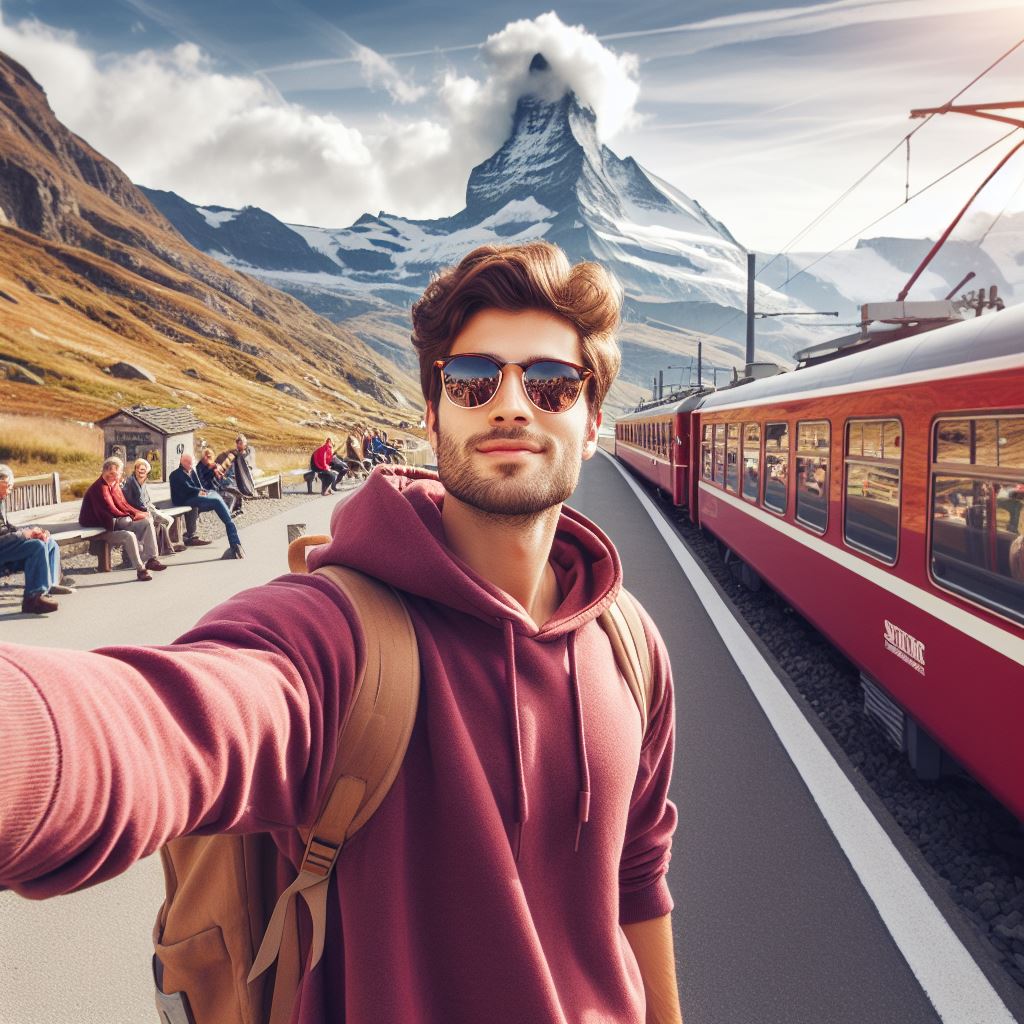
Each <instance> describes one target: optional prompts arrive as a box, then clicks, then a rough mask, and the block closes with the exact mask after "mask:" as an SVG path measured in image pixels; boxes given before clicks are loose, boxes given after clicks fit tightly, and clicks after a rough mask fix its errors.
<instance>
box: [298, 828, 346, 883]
mask: <svg viewBox="0 0 1024 1024" xmlns="http://www.w3.org/2000/svg"><path fill="white" fill-rule="evenodd" d="M340 850H341V844H340V843H331V842H328V841H327V840H326V839H321V838H320V836H310V837H309V842H308V843H307V844H306V852H305V853H304V854H303V856H302V863H301V864H300V865H299V870H300V871H308V872H309V873H310V874H312V875H318V876H319V877H321V878H323V877H325V876H327V875H329V874H330V873H331V868H333V867H334V862H335V861H336V860H337V859H338V853H339V852H340Z"/></svg>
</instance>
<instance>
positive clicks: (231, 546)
mask: <svg viewBox="0 0 1024 1024" xmlns="http://www.w3.org/2000/svg"><path fill="white" fill-rule="evenodd" d="M168 482H169V483H170V485H171V501H173V502H174V504H175V505H191V506H192V508H193V509H194V510H195V512H196V514H195V515H194V516H192V518H191V520H189V519H188V518H186V520H185V534H186V535H185V543H186V544H195V543H201V542H200V541H199V538H198V537H196V533H195V530H196V520H197V519H198V518H199V516H198V513H200V512H215V513H216V514H217V517H218V518H219V519H220V521H221V522H222V523H223V524H224V529H225V530H226V531H227V535H228V549H227V551H225V552H224V554H223V555H221V558H245V552H244V551H243V550H242V542H241V541H240V540H239V538H238V530H237V529H236V528H235V524H234V521H233V520H232V518H231V513H230V512H229V511H228V507H227V505H225V504H224V499H223V498H222V497H221V496H220V495H219V494H216V493H215V492H213V491H207V490H206V489H205V488H204V487H203V485H202V483H201V482H200V480H199V474H198V473H197V472H196V469H195V457H194V456H193V454H192V453H191V452H185V453H184V454H183V455H182V456H181V462H180V464H179V465H178V468H177V469H176V470H174V471H173V472H172V473H171V475H170V476H169V477H168Z"/></svg>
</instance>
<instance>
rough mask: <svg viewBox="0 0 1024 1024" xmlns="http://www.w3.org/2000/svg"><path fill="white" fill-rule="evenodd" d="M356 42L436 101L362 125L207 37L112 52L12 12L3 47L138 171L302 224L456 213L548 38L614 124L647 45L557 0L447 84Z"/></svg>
mask: <svg viewBox="0 0 1024 1024" xmlns="http://www.w3.org/2000/svg"><path fill="white" fill-rule="evenodd" d="M345 42H347V43H349V44H351V45H350V48H349V52H350V53H351V54H352V59H354V60H355V61H356V62H357V63H358V64H359V67H360V70H361V72H362V74H363V77H364V80H365V81H366V83H367V85H369V86H370V87H372V88H382V89H385V90H386V91H387V92H388V94H389V95H390V96H391V98H392V99H393V101H394V102H395V103H396V104H401V105H404V104H411V103H419V102H421V101H423V100H424V99H425V97H427V95H428V92H429V93H432V97H431V102H432V103H433V108H434V109H433V111H432V114H431V113H430V112H429V111H428V113H427V115H426V116H424V114H422V113H420V114H419V115H418V116H416V117H414V118H404V119H403V118H399V117H397V116H384V117H380V118H378V119H377V121H376V122H375V123H373V124H372V127H369V128H368V127H366V125H365V123H364V125H363V128H362V130H360V129H357V128H354V127H352V126H350V125H346V124H345V122H344V121H343V120H342V119H340V118H338V117H335V116H331V115H325V114H321V113H318V112H315V111H312V110H310V109H308V108H306V107H303V106H300V105H298V104H293V103H288V102H286V101H284V100H283V99H282V98H281V96H280V95H279V94H278V93H277V91H276V90H275V89H274V88H273V86H272V85H271V84H270V83H269V81H267V79H266V78H265V76H263V75H259V76H255V75H246V74H224V73H222V72H219V71H218V70H217V69H216V68H215V67H214V65H213V63H212V61H211V60H210V58H209V57H208V56H207V55H206V54H205V53H204V52H203V51H202V50H201V49H200V48H199V46H197V45H196V44H195V43H191V42H185V43H181V44H179V45H177V46H175V47H173V48H171V49H162V50H157V49H145V50H141V51H139V52H137V53H134V54H126V55H114V56H107V57H101V56H99V55H97V54H96V53H93V52H92V51H90V50H88V49H87V48H86V47H84V46H83V45H82V44H81V42H80V41H79V40H78V39H77V38H76V36H75V35H74V34H73V33H69V32H65V31H62V30H59V29H56V28H54V27H52V26H49V25H46V24H44V23H42V22H40V21H36V20H29V21H20V22H17V23H8V22H4V21H3V17H2V14H0V50H3V51H5V52H7V53H9V54H11V56H13V57H14V59H15V60H18V61H20V62H21V63H23V64H25V66H26V67H27V68H28V69H29V71H30V72H31V73H32V74H33V76H34V77H35V78H36V79H37V80H38V81H39V82H40V83H41V84H42V85H43V87H44V88H45V89H46V90H47V94H48V96H49V99H50V103H51V105H52V106H53V109H54V111H55V112H56V114H57V116H58V117H59V118H60V119H61V120H62V121H63V122H64V123H65V124H66V125H68V127H70V128H71V129H72V130H73V131H75V132H77V133H78V134H79V135H81V136H82V137H83V138H85V139H86V140H87V141H88V142H89V143H90V144H92V145H93V146H95V147H96V148H97V149H98V150H99V151H100V152H102V153H103V154H105V155H106V156H108V157H109V158H110V159H112V160H113V161H114V162H115V163H117V164H118V165H119V166H120V167H121V168H122V169H123V170H124V171H125V172H126V173H127V174H128V175H129V176H130V177H131V178H132V180H133V181H136V182H139V183H140V184H144V185H148V186H150V187H153V188H160V189H169V190H172V191H174V192H178V193H179V194H181V195H183V196H185V197H186V198H187V199H189V200H191V201H193V202H197V203H203V204H212V203H218V204H221V205H224V206H241V205H245V204H251V205H255V206H260V207H263V208H264V209H266V210H269V211H270V212H271V213H273V214H275V215H276V216H278V217H281V218H282V219H284V220H288V221H292V222H301V223H309V224H320V225H329V226H343V225H345V224H348V223H351V222H352V221H353V220H354V219H355V218H356V217H358V216H359V215H360V214H361V213H363V212H366V211H371V212H376V211H377V210H380V209H385V210H389V211H392V212H395V213H401V214H403V215H406V216H419V217H435V216H442V215H445V214H451V213H454V212H456V211H457V210H458V209H459V208H460V207H461V205H462V203H463V202H464V198H465V184H466V179H467V177H468V175H469V172H470V170H471V169H472V167H473V166H474V165H475V164H477V163H479V162H480V161H481V160H483V159H484V158H486V157H487V156H488V155H490V154H491V153H492V152H493V151H494V150H495V149H496V148H497V147H498V146H499V145H500V144H501V143H502V141H504V139H505V137H506V136H507V134H508V130H509V127H510V124H511V115H512V112H513V110H514V108H515V102H516V99H517V98H518V96H520V95H521V94H522V93H523V92H524V91H525V90H527V89H529V88H531V82H532V83H533V85H532V87H534V88H535V87H536V79H537V76H536V75H534V76H533V78H532V79H531V76H530V75H529V73H528V68H529V64H530V60H531V58H532V56H533V54H534V53H537V52H543V53H544V55H545V57H546V58H547V60H548V61H549V63H550V66H551V71H550V73H549V74H547V75H545V76H544V78H545V79H546V80H547V82H548V88H549V90H553V91H554V92H555V93H558V94H561V93H562V92H564V91H565V90H566V89H569V88H571V89H575V90H576V92H577V94H578V95H579V96H580V98H581V100H582V101H583V102H585V103H588V104H590V105H591V106H592V107H593V108H594V109H595V111H596V112H597V115H598V129H599V131H600V132H601V134H602V135H603V136H604V137H609V136H611V135H613V134H614V133H615V132H617V131H619V130H620V129H621V128H622V127H624V126H626V125H629V124H631V123H634V122H635V116H634V108H635V105H636V101H637V98H638V95H639V84H638V82H637V61H636V58H635V57H632V56H630V55H619V54H615V53H614V52H612V51H611V50H609V49H608V48H607V47H605V46H604V45H603V44H601V43H600V42H599V41H598V40H597V38H596V37H595V36H594V35H592V34H591V33H588V32H587V31H585V30H584V29H583V28H581V27H577V26H569V25H565V24H564V23H563V22H562V21H560V20H559V18H558V16H557V15H555V14H554V13H549V14H543V15H541V16H540V17H538V18H535V19H533V20H532V21H526V20H524V21H517V22H513V23H512V24H509V25H508V26H506V28H504V29H503V30H502V31H500V32H497V33H495V34H494V35H492V36H490V37H489V38H488V39H487V40H486V42H485V43H484V44H483V46H482V48H481V55H480V58H479V67H480V72H479V74H477V75H476V76H475V77H474V76H466V75H463V76H461V77H459V76H456V75H455V74H454V73H453V72H451V71H447V72H441V73H440V77H439V80H438V81H437V82H436V83H435V88H434V89H433V90H428V89H427V88H426V87H423V86H420V85H417V84H415V83H414V82H413V81H412V80H411V79H408V78H406V77H404V76H403V75H402V74H401V73H400V72H399V70H398V69H397V68H396V67H395V65H394V64H393V63H392V62H391V61H390V60H388V59H387V58H385V57H383V56H381V55H380V54H378V53H376V52H375V51H373V50H371V49H369V48H367V47H365V46H362V45H361V44H358V43H357V42H356V41H355V40H352V39H351V38H350V37H347V36H346V38H345V40H341V41H340V42H339V45H341V43H345Z"/></svg>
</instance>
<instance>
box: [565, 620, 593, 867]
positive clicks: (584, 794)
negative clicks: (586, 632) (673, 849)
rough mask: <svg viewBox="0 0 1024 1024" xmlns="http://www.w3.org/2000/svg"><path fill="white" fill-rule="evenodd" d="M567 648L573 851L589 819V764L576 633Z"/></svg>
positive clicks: (578, 846)
mask: <svg viewBox="0 0 1024 1024" xmlns="http://www.w3.org/2000/svg"><path fill="white" fill-rule="evenodd" d="M566 646H567V647H568V649H569V685H570V686H571V687H572V700H573V710H574V711H575V712H576V743H577V756H578V757H579V769H580V792H579V797H578V799H577V802H576V843H575V845H574V846H573V851H574V852H575V851H578V850H579V848H580V834H581V833H582V831H583V826H584V825H585V824H586V823H587V822H588V821H589V820H590V764H589V762H588V761H587V732H586V729H585V728H584V725H583V697H582V696H581V694H580V681H579V678H578V677H577V675H576V633H575V632H572V633H570V634H569V638H568V640H567V642H566Z"/></svg>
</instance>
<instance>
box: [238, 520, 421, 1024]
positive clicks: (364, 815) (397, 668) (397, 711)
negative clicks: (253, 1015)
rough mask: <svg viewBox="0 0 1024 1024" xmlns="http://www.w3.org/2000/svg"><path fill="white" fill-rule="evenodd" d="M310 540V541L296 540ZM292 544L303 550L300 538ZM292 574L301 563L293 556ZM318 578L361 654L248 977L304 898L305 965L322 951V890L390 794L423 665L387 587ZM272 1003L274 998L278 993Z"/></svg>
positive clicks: (277, 943) (264, 962)
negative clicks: (299, 847) (294, 872)
mask: <svg viewBox="0 0 1024 1024" xmlns="http://www.w3.org/2000/svg"><path fill="white" fill-rule="evenodd" d="M299 540H300V541H312V540H313V538H306V537H303V538H299ZM295 545H296V547H299V548H300V549H301V546H300V545H299V544H298V542H295ZM290 563H291V568H292V569H293V571H302V569H303V568H305V558H304V557H303V558H302V568H299V567H298V564H297V560H292V559H290ZM316 572H317V575H319V576H323V577H324V578H325V579H328V580H330V581H331V583H333V584H334V585H335V586H336V587H338V588H339V589H340V590H341V591H343V592H344V593H345V594H346V595H347V596H348V598H349V600H350V601H351V603H352V605H353V607H354V608H355V609H356V610H357V612H358V614H359V620H360V623H361V625H362V631H363V636H364V639H365V646H366V653H365V659H364V664H363V671H362V672H361V673H360V676H359V678H358V679H357V680H356V685H355V690H354V692H353V697H352V705H351V707H350V709H349V713H348V716H347V718H346V720H345V724H344V726H343V727H342V730H341V734H340V735H339V737H338V752H337V757H336V759H335V764H334V767H333V769H332V772H331V777H330V780H329V782H328V784H327V787H326V790H325V792H326V796H325V798H324V800H323V803H322V804H321V806H320V810H319V813H318V815H317V819H316V821H315V822H314V823H313V824H312V825H311V826H310V827H308V828H303V829H301V830H300V834H301V835H302V838H303V840H304V841H305V843H306V850H305V854H304V855H303V858H302V863H301V865H300V866H299V874H298V877H297V878H296V879H295V881H294V882H292V884H291V885H290V886H289V887H288V888H287V889H286V890H285V891H284V892H283V893H282V894H281V896H280V898H279V899H278V902H277V905H276V906H275V908H274V912H273V914H272V915H271V918H270V922H269V923H268V925H267V930H266V933H265V934H264V937H263V943H262V945H261V946H260V950H259V952H258V954H257V956H256V959H255V961H254V962H253V966H252V971H251V972H250V974H249V980H250V981H252V980H253V979H255V978H257V977H259V975H261V974H262V973H263V972H264V971H265V970H266V969H267V968H268V967H270V965H271V964H272V963H273V962H274V961H275V959H277V956H278V952H279V951H280V950H281V946H282V943H286V944H289V943H291V942H292V941H293V936H294V927H290V926H289V927H286V922H287V921H289V919H291V920H294V917H293V915H291V918H290V915H289V910H290V907H291V905H292V901H293V900H294V898H295V897H296V896H299V895H301V896H302V898H303V900H304V901H305V903H306V905H307V906H308V907H309V912H310V916H311V918H312V923H313V934H312V946H311V950H310V958H309V963H308V964H307V965H306V968H305V969H306V970H311V969H312V968H313V967H315V966H316V965H317V963H318V962H319V961H320V957H321V955H322V954H323V948H324V938H325V935H326V920H327V887H328V883H329V881H330V876H331V872H332V871H333V870H334V865H335V862H336V861H337V858H338V854H339V853H340V851H341V848H342V847H343V846H344V844H345V842H346V841H347V840H349V839H351V837H352V836H353V835H355V833H356V832H358V831H359V829H360V828H362V827H363V825H365V824H366V822H367V821H369V819H370V817H371V816H372V815H373V813H374V811H376V810H377V808H378V807H379V806H380V804H381V802H382V801H383V800H384V797H385V796H387V794H388V791H389V790H390V788H391V785H392V783H393V782H394V780H395V777H396V776H397V775H398V771H399V769H400V768H401V765H402V761H403V759H404V757H405V752H406V750H407V748H408V746H409V738H410V736H411V734H412V728H413V723H414V722H415V719H416V708H417V705H418V703H419V687H420V662H419V651H418V649H417V646H416V634H415V631H414V629H413V625H412V620H411V619H410V618H409V613H408V611H407V610H406V607H405V605H404V604H403V602H402V600H401V598H400V597H399V596H398V594H397V593H395V591H393V590H392V589H391V588H390V587H388V586H386V585H384V584H383V583H380V582H379V581H377V580H374V579H371V578H370V577H368V576H365V575H364V574H362V573H360V572H356V571H355V570H354V569H348V568H345V567H342V566H323V567H322V568H320V569H318V570H317V571H316ZM274 1002H275V1008H276V1005H277V1004H278V1002H279V996H278V993H276V992H275V999H274Z"/></svg>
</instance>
